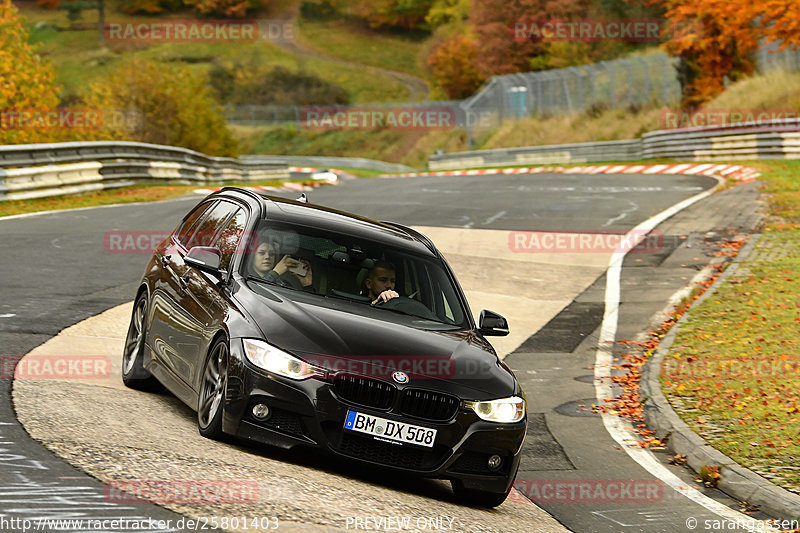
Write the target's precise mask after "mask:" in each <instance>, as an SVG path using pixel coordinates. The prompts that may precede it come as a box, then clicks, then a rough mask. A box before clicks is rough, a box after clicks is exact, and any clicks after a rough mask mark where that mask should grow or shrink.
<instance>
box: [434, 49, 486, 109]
mask: <svg viewBox="0 0 800 533" xmlns="http://www.w3.org/2000/svg"><path fill="white" fill-rule="evenodd" d="M477 56H478V44H477V43H476V42H475V38H474V37H473V36H472V35H463V34H456V35H453V36H451V37H450V38H449V39H447V40H445V41H444V42H443V43H442V44H440V45H439V46H437V47H436V48H435V49H434V50H433V52H432V53H431V55H430V56H429V57H428V65H430V67H431V69H433V77H434V79H435V80H436V84H437V86H439V87H441V88H442V90H444V92H445V93H446V94H447V97H448V98H454V99H455V98H466V97H467V96H469V95H470V94H472V93H473V92H475V90H476V89H478V87H480V85H481V83H482V82H483V80H484V78H483V76H482V75H481V74H480V73H479V72H478V69H477V68H476V67H475V58H476V57H477Z"/></svg>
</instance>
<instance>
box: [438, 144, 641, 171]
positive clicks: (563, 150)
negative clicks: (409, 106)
mask: <svg viewBox="0 0 800 533" xmlns="http://www.w3.org/2000/svg"><path fill="white" fill-rule="evenodd" d="M641 144H642V141H641V140H640V139H634V140H631V141H607V142H597V143H576V144H550V145H545V146H530V147H525V148H502V149H498V150H476V151H473V152H459V153H455V154H443V155H432V156H431V157H430V160H429V162H428V167H429V168H430V169H431V170H456V169H463V168H471V167H483V166H486V167H491V166H503V165H515V164H521V165H530V164H536V165H548V164H564V163H588V162H591V161H612V160H613V161H632V160H635V159H640V158H641Z"/></svg>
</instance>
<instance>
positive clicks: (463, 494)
mask: <svg viewBox="0 0 800 533" xmlns="http://www.w3.org/2000/svg"><path fill="white" fill-rule="evenodd" d="M450 486H451V487H453V494H455V495H456V499H458V501H460V502H461V503H464V504H466V505H469V506H470V507H487V508H490V509H491V508H492V507H497V506H498V505H500V504H501V503H503V502H504V501H506V498H508V495H509V493H510V492H511V488H512V487H513V486H514V484H513V483H512V484H511V485H510V486H509V487H508V490H507V491H505V492H501V493H497V492H488V491H485V490H477V489H468V488H465V487H464V483H462V481H461V480H460V479H451V480H450Z"/></svg>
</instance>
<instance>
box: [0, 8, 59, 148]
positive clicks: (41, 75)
mask: <svg viewBox="0 0 800 533" xmlns="http://www.w3.org/2000/svg"><path fill="white" fill-rule="evenodd" d="M54 80H55V75H54V73H53V69H52V68H51V67H50V65H48V64H47V63H45V62H44V61H43V60H42V58H41V57H39V55H38V54H37V53H36V50H35V49H34V47H33V46H31V45H30V44H29V43H28V31H27V30H26V29H25V28H24V27H23V25H22V19H21V18H20V17H19V13H18V11H17V8H16V7H14V6H13V5H12V4H11V0H0V144H20V143H36V142H46V141H49V140H53V137H54V133H55V132H53V131H51V130H47V129H42V128H40V127H36V125H25V124H20V123H19V121H18V119H17V117H18V116H19V115H18V114H17V113H18V112H27V113H30V112H37V113H38V112H43V111H47V110H50V109H54V108H55V107H56V106H57V105H58V93H57V90H56V86H55V81H54Z"/></svg>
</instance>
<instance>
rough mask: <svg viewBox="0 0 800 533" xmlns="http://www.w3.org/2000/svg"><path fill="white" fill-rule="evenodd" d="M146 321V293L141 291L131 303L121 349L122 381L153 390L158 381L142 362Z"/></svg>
mask: <svg viewBox="0 0 800 533" xmlns="http://www.w3.org/2000/svg"><path fill="white" fill-rule="evenodd" d="M146 322H147V293H146V292H143V293H142V294H140V295H139V297H138V298H137V299H136V303H135V304H133V314H132V315H131V323H130V326H128V335H127V337H126V338H125V348H124V349H123V351H122V382H123V383H125V386H126V387H130V388H131V389H137V390H154V389H155V388H157V387H158V382H157V381H156V379H155V378H154V377H153V376H152V375H151V374H150V372H148V371H147V369H145V368H144V365H143V363H142V358H143V357H144V351H145V335H146V333H147V323H146Z"/></svg>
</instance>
